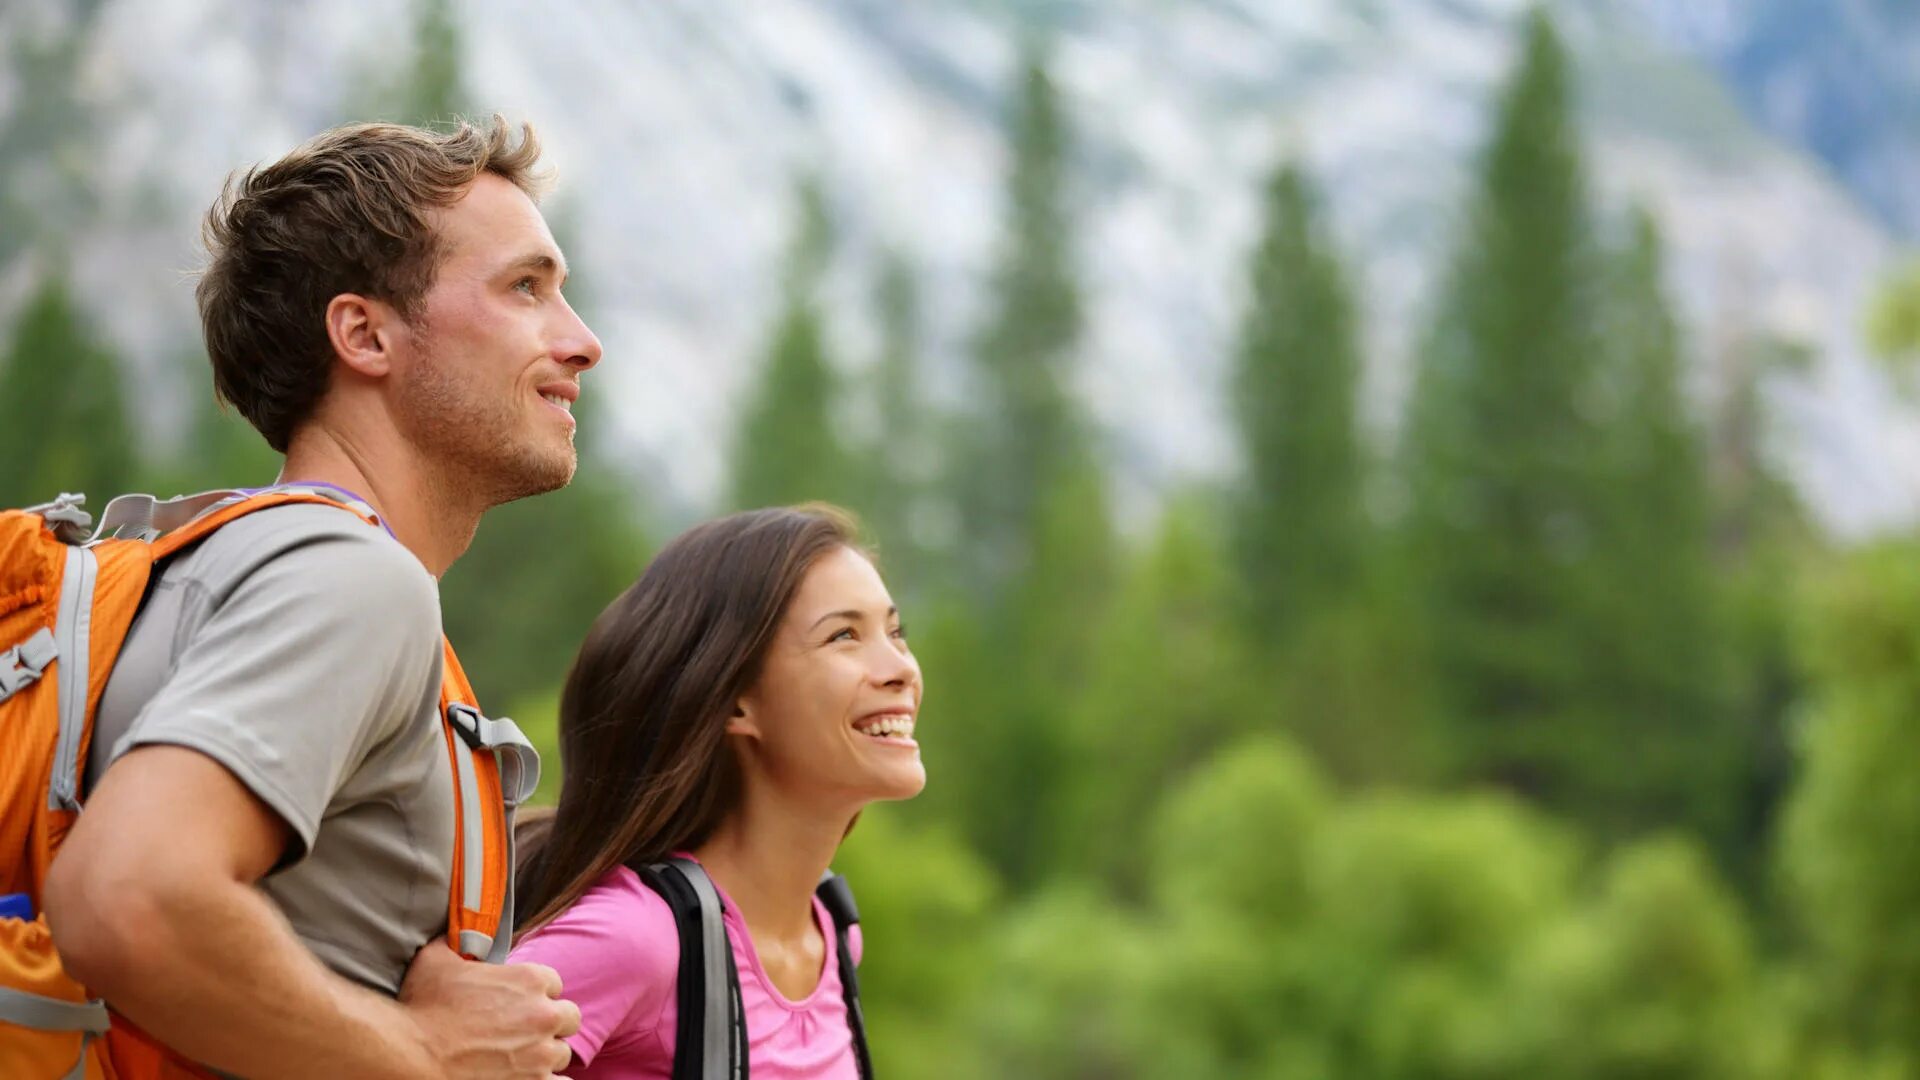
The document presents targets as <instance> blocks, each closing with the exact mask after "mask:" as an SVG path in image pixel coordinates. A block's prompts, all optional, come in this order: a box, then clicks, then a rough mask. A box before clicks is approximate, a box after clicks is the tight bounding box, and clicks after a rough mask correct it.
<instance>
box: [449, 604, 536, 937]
mask: <svg viewBox="0 0 1920 1080" xmlns="http://www.w3.org/2000/svg"><path fill="white" fill-rule="evenodd" d="M440 652H441V669H440V725H441V728H442V734H443V735H444V737H445V739H446V744H447V755H448V758H449V760H450V761H451V763H452V767H453V780H454V833H453V835H454V843H453V872H452V874H451V875H450V884H449V888H448V896H447V944H448V945H450V946H451V947H452V948H453V951H455V952H457V953H459V954H460V955H462V956H465V957H467V958H468V959H470V960H485V961H487V962H489V963H496V964H497V963H501V962H503V961H505V960H506V958H507V951H508V950H509V949H510V948H511V947H512V945H513V812H514V810H515V808H517V807H518V806H519V805H520V804H521V803H523V802H525V801H526V800H527V798H528V797H529V796H531V795H532V794H533V789H534V788H535V786H537V785H538V784H539V782H540V755H539V754H538V753H536V752H535V751H534V749H533V744H532V743H530V742H528V741H527V737H526V736H525V735H523V734H521V732H520V728H519V727H518V726H517V725H515V724H514V722H513V721H511V720H509V719H507V718H506V717H498V718H491V717H488V716H485V715H484V714H482V713H481V712H480V707H479V705H478V704H477V701H478V699H477V698H476V697H475V695H474V693H473V686H472V684H471V683H469V682H468V681H467V674H466V672H465V671H464V670H463V669H462V668H461V667H460V658H459V657H458V656H457V655H455V654H454V651H453V643H452V642H450V641H448V640H446V638H445V637H442V638H441V639H440Z"/></svg>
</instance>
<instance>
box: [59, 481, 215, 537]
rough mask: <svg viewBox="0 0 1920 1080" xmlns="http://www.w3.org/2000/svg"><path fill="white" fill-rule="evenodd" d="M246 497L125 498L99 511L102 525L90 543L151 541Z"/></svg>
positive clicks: (209, 493) (207, 493)
mask: <svg viewBox="0 0 1920 1080" xmlns="http://www.w3.org/2000/svg"><path fill="white" fill-rule="evenodd" d="M244 497H245V496H244V493H243V492H239V491H202V492H200V493H199V494H197V495H181V496H178V497H176V498H172V499H158V498H155V497H154V496H152V495H122V496H120V497H119V498H116V499H114V500H113V501H112V502H109V503H108V504H107V508H106V509H105V510H102V511H100V525H99V527H98V528H96V529H94V530H93V535H92V536H90V537H88V538H87V542H88V543H95V542H97V541H100V540H105V539H109V538H130V539H136V540H152V539H154V538H155V537H157V536H159V535H160V534H161V533H166V532H172V531H173V530H175V529H177V528H179V527H180V526H182V525H185V524H186V523H187V522H189V521H192V520H193V519H194V518H197V517H199V516H200V515H201V514H203V513H205V512H206V511H207V510H208V509H209V508H210V507H212V506H214V505H216V504H218V503H222V502H225V501H227V500H228V499H238V498H244Z"/></svg>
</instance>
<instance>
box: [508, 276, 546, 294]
mask: <svg viewBox="0 0 1920 1080" xmlns="http://www.w3.org/2000/svg"><path fill="white" fill-rule="evenodd" d="M513 287H514V288H516V289H518V290H520V291H521V292H523V293H526V294H527V295H528V296H532V295H534V294H535V293H537V292H539V291H540V282H539V281H537V280H536V279H534V278H530V277H524V278H521V279H520V280H519V281H516V282H514V283H513Z"/></svg>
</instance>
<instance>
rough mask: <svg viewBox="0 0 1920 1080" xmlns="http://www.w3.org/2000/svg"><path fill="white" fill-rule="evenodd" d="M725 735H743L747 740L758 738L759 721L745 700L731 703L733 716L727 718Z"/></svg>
mask: <svg viewBox="0 0 1920 1080" xmlns="http://www.w3.org/2000/svg"><path fill="white" fill-rule="evenodd" d="M727 734H729V735H744V736H746V737H747V738H749V739H757V738H759V737H760V722H759V719H758V718H757V717H756V716H755V715H754V709H753V706H752V705H750V704H748V703H747V700H746V699H745V698H742V699H740V700H739V701H736V702H734V703H733V715H731V716H729V717H727Z"/></svg>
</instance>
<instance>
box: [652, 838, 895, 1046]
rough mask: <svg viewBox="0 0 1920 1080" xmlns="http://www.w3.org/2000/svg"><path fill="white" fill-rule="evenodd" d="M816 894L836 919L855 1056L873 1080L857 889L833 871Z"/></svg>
mask: <svg viewBox="0 0 1920 1080" xmlns="http://www.w3.org/2000/svg"><path fill="white" fill-rule="evenodd" d="M814 894H815V895H817V896H818V897H820V902H821V903H822V904H824V905H826V908H827V914H828V915H829V916H831V917H832V918H833V937H834V945H835V949H836V950H837V951H836V953H835V955H837V956H838V957H839V959H840V992H841V994H842V995H843V996H844V997H845V998H846V1002H847V1026H848V1027H850V1028H852V1029H853V1056H854V1059H855V1060H857V1061H858V1062H859V1063H860V1080H873V1057H872V1055H870V1054H868V1053H867V1019H866V1017H865V1015H863V1014H862V1013H861V1011H860V973H859V971H858V970H857V969H856V968H855V967H854V963H853V949H852V948H851V946H850V945H849V944H848V941H847V938H848V937H849V936H850V933H849V932H850V931H851V930H852V929H853V927H854V926H856V925H857V924H858V923H859V922H860V908H859V907H858V906H856V905H855V904H854V902H853V886H851V885H848V884H847V879H846V878H843V877H841V876H840V875H839V874H836V873H834V872H833V871H831V870H829V871H827V872H826V874H824V875H822V877H821V878H820V885H819V887H817V888H816V889H814ZM676 1080H677V1077H676Z"/></svg>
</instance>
